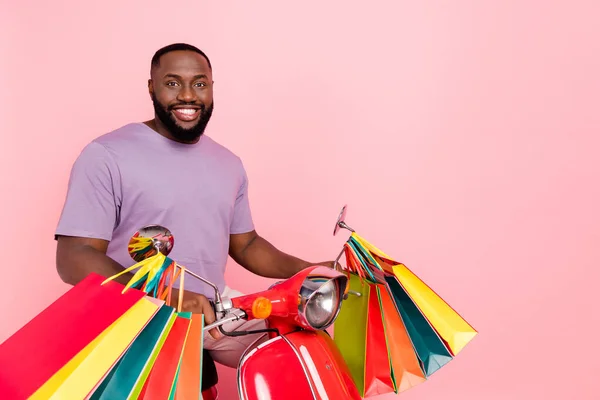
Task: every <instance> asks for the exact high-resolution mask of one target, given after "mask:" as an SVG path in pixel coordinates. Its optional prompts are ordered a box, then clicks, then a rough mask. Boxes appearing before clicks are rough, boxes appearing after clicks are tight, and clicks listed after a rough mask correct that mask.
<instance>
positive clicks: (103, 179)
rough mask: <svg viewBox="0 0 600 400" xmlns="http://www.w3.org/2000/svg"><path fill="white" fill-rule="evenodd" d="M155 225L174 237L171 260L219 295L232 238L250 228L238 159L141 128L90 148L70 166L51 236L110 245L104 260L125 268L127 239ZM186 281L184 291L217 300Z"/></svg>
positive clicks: (207, 141) (212, 146) (204, 142)
mask: <svg viewBox="0 0 600 400" xmlns="http://www.w3.org/2000/svg"><path fill="white" fill-rule="evenodd" d="M152 224H159V225H163V226H165V227H166V228H168V229H169V230H170V231H171V232H172V234H173V236H174V238H175V245H174V247H173V250H172V251H171V253H170V254H169V257H171V258H173V259H174V260H176V261H177V262H178V263H180V264H182V265H184V266H186V267H187V268H188V269H190V270H191V271H193V272H195V273H197V274H198V275H200V276H202V277H204V278H206V279H208V280H209V281H211V282H213V283H215V284H216V285H217V286H218V287H219V290H220V291H221V292H222V291H223V288H224V286H225V279H224V273H225V265H226V262H227V257H228V250H229V235H230V234H236V233H245V232H250V231H252V230H253V229H254V225H253V222H252V216H251V213H250V205H249V202H248V178H247V176H246V172H245V170H244V166H243V164H242V161H241V160H240V158H239V157H237V156H236V155H235V154H233V153H232V152H231V151H229V150H227V149H226V148H225V147H223V146H221V145H219V144H218V143H216V142H215V141H214V140H212V139H211V138H210V137H208V136H206V135H203V136H202V137H201V138H200V141H199V142H198V143H196V144H182V143H178V142H175V141H172V140H170V139H167V138H165V137H164V136H162V135H160V134H158V133H157V132H155V131H154V130H152V129H151V128H149V127H148V126H146V125H145V124H143V123H132V124H128V125H125V126H124V127H121V128H119V129H117V130H115V131H113V132H110V133H108V134H105V135H103V136H100V137H99V138H97V139H95V140H94V141H92V142H91V143H90V144H88V145H87V146H86V147H85V148H84V149H83V150H82V152H81V154H80V155H79V157H78V158H77V160H76V161H75V163H74V165H73V169H72V171H71V176H70V180H69V186H68V191H67V196H66V201H65V204H64V208H63V210H62V214H61V216H60V220H59V223H58V227H57V229H56V234H57V235H66V236H82V237H89V238H98V239H105V240H108V241H110V244H109V246H108V252H107V254H108V256H109V257H111V258H112V259H114V260H115V261H117V262H118V263H120V264H121V265H122V266H123V267H129V266H131V265H133V264H135V261H133V259H132V258H131V257H130V256H129V253H128V252H127V244H128V243H129V239H130V238H131V235H132V234H134V233H135V232H136V231H137V230H138V229H139V228H142V227H144V226H146V225H152ZM185 278H186V279H185V282H184V285H185V289H186V290H191V291H193V292H196V293H201V294H204V295H206V296H207V297H209V298H213V297H214V291H213V290H212V289H211V287H210V286H208V285H206V284H204V283H202V282H200V281H198V280H197V279H195V278H192V277H191V276H190V275H186V277H185ZM177 286H178V285H177Z"/></svg>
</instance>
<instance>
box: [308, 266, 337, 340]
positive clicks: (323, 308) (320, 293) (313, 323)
mask: <svg viewBox="0 0 600 400" xmlns="http://www.w3.org/2000/svg"><path fill="white" fill-rule="evenodd" d="M347 284H348V278H347V277H346V276H345V275H343V274H341V273H339V272H337V271H334V270H331V269H329V268H326V267H323V269H322V268H317V269H315V270H313V271H312V272H311V274H309V275H308V276H307V277H306V279H305V280H304V282H303V284H302V287H301V288H300V304H299V307H298V311H299V315H300V319H301V322H302V323H303V324H304V325H306V326H305V327H308V328H312V329H318V330H324V329H327V328H328V327H329V326H330V325H331V324H332V323H333V322H334V321H335V318H336V317H337V315H338V313H339V311H340V306H341V304H342V298H343V295H344V291H345V289H346V285H347Z"/></svg>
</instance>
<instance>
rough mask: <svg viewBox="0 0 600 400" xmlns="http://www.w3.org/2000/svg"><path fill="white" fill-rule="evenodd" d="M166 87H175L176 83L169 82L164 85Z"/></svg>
mask: <svg viewBox="0 0 600 400" xmlns="http://www.w3.org/2000/svg"><path fill="white" fill-rule="evenodd" d="M166 85H167V86H176V85H177V82H173V81H171V82H167V83H166Z"/></svg>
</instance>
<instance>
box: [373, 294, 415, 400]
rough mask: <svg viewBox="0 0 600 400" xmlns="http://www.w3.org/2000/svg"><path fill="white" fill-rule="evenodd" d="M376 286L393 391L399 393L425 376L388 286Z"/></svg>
mask: <svg viewBox="0 0 600 400" xmlns="http://www.w3.org/2000/svg"><path fill="white" fill-rule="evenodd" d="M376 288H377V295H378V297H379V305H380V306H381V315H382V318H383V322H384V328H385V337H386V344H387V347H388V351H389V356H390V363H391V369H392V371H391V372H392V379H393V382H394V388H395V389H394V392H395V393H400V392H404V391H405V390H408V389H410V388H412V387H414V386H416V385H418V384H420V383H422V382H424V381H425V380H426V376H425V373H424V372H423V369H422V367H421V364H420V360H419V358H418V357H417V354H416V353H415V351H414V345H413V343H412V341H411V339H410V336H409V334H408V331H407V329H406V326H405V325H404V322H403V321H402V317H401V316H400V314H399V313H398V310H397V309H396V306H395V304H394V300H393V299H392V297H391V295H390V291H389V288H388V287H387V286H386V285H382V284H377V285H376Z"/></svg>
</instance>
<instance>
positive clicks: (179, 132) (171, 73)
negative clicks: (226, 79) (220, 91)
mask: <svg viewBox="0 0 600 400" xmlns="http://www.w3.org/2000/svg"><path fill="white" fill-rule="evenodd" d="M212 86H213V81H212V73H211V71H210V68H209V66H208V62H207V61H206V59H205V58H204V57H202V56H201V55H200V54H198V53H195V52H193V51H173V52H170V53H167V54H165V55H163V56H162V57H161V58H160V66H159V67H157V68H154V69H153V71H152V76H151V80H150V81H149V83H148V89H149V91H150V97H151V98H152V102H153V104H154V112H155V115H156V118H157V120H158V121H157V122H160V124H162V125H163V127H164V128H166V130H167V131H168V132H169V133H170V134H171V136H173V138H174V139H176V140H179V141H181V142H194V141H196V139H198V138H199V137H200V136H201V135H202V134H203V133H204V129H205V128H206V125H207V124H208V121H209V120H210V117H211V115H212V111H213V91H212Z"/></svg>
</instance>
